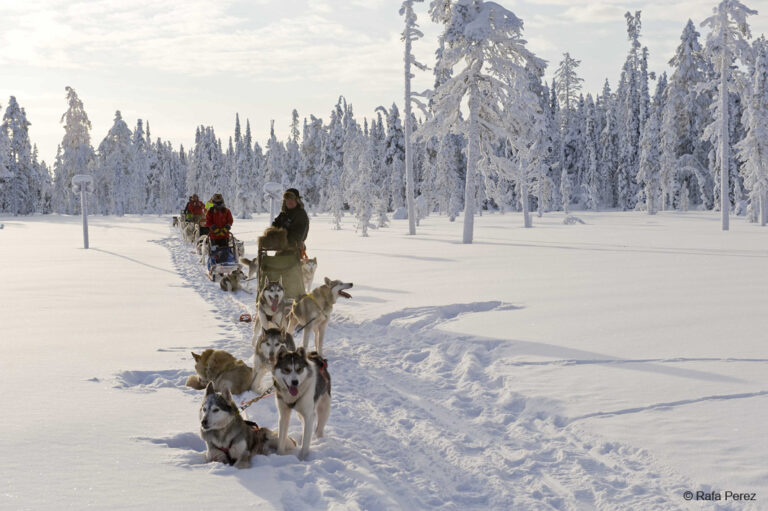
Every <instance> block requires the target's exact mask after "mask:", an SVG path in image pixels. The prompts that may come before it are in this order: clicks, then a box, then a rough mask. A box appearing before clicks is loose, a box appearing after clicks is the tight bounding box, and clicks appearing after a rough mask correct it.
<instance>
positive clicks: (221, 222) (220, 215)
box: [205, 193, 232, 247]
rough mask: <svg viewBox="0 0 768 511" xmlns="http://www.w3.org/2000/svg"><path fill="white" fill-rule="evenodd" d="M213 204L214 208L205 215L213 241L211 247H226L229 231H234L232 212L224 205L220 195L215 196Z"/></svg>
mask: <svg viewBox="0 0 768 511" xmlns="http://www.w3.org/2000/svg"><path fill="white" fill-rule="evenodd" d="M211 203H213V207H211V208H210V209H209V210H208V212H207V213H206V214H205V224H206V226H207V227H208V237H209V238H210V239H211V245H213V246H217V247H226V246H227V242H228V241H229V230H230V229H232V212H231V211H230V210H229V209H228V208H227V207H226V206H225V205H224V197H222V196H221V194H220V193H215V194H213V197H211Z"/></svg>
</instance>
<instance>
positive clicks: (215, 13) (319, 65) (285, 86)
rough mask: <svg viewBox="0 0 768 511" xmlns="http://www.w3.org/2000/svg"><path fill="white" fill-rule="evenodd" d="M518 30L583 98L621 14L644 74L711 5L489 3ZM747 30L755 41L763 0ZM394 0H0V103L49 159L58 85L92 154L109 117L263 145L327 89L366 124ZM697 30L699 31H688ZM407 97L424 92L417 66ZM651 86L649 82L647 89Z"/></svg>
mask: <svg viewBox="0 0 768 511" xmlns="http://www.w3.org/2000/svg"><path fill="white" fill-rule="evenodd" d="M496 2H497V3H499V4H501V5H503V6H504V7H506V8H508V9H510V10H511V11H513V12H514V13H515V14H516V15H517V16H518V17H520V18H521V19H522V20H523V21H524V23H525V31H524V35H525V37H526V39H527V40H528V41H529V48H530V49H531V50H533V51H534V52H535V53H536V54H537V55H538V56H539V57H542V58H544V59H546V60H547V61H548V62H549V68H548V72H547V80H549V79H550V77H551V75H552V71H553V69H554V68H555V67H557V64H558V63H559V61H560V60H561V59H562V54H563V53H564V52H566V51H567V52H570V54H571V56H572V57H574V58H576V59H579V60H581V67H580V68H579V74H580V76H581V77H583V78H584V80H585V81H584V92H585V93H586V92H591V93H593V94H595V93H597V92H599V91H600V90H601V89H602V85H603V82H604V80H605V79H606V78H608V80H609V81H610V83H611V87H612V88H613V89H615V87H616V84H617V82H618V78H619V74H620V71H621V65H622V63H623V61H624V58H625V56H626V53H627V51H628V49H629V43H628V41H627V38H626V23H625V21H624V13H625V12H626V11H628V10H630V11H633V12H634V11H636V10H641V11H642V21H643V29H642V41H641V42H642V44H643V45H646V46H648V47H649V51H650V59H651V63H650V69H651V70H652V71H658V72H660V71H664V70H667V69H668V68H667V61H668V60H669V59H670V58H671V57H672V55H673V53H674V49H675V48H676V47H677V45H678V44H679V38H680V34H681V33H682V30H683V27H684V26H685V23H686V22H687V20H688V19H689V18H691V19H692V20H693V22H694V23H695V24H696V25H697V27H698V26H699V24H700V23H701V21H702V20H703V19H705V18H706V17H708V16H709V15H710V13H711V12H712V8H713V7H714V6H715V5H716V3H717V2H716V0H496ZM743 2H744V3H745V4H746V5H747V6H748V7H751V8H752V9H755V10H757V11H759V14H758V15H757V16H752V17H751V18H750V26H751V27H752V33H753V36H755V37H756V36H759V35H760V34H762V33H766V34H768V0H743ZM401 3H402V1H401V0H130V1H129V0H80V1H76V0H26V1H24V2H22V1H20V0H0V21H1V22H2V27H3V28H2V31H0V107H1V108H3V109H4V108H5V106H6V105H7V104H8V98H9V96H11V95H13V96H16V99H17V100H18V102H19V103H20V105H21V106H22V107H24V108H25V110H26V112H27V117H28V119H29V120H30V122H31V123H32V126H31V127H30V137H31V139H32V142H33V143H36V144H37V145H38V148H39V149H40V157H41V159H44V160H46V161H47V162H48V163H49V164H52V163H53V159H54V156H55V154H56V146H57V145H58V143H59V142H60V141H61V138H62V136H63V134H64V129H63V126H62V125H61V123H60V119H61V116H62V114H63V113H64V112H65V111H66V108H67V105H66V101H65V92H64V87H65V86H71V87H73V88H74V89H75V90H76V91H77V93H78V95H79V96H80V98H81V99H82V101H83V103H84V104H85V109H86V112H87V113H88V115H89V117H90V120H91V123H92V125H93V130H92V131H91V139H92V143H93V146H94V147H97V146H98V144H99V143H100V142H101V140H102V139H103V138H104V136H105V135H106V133H107V131H108V130H109V128H110V127H111V126H112V122H113V119H114V113H115V111H116V110H120V111H121V113H122V115H123V119H125V120H126V122H127V123H128V125H129V127H130V128H131V129H133V128H134V127H135V125H136V120H137V119H138V118H141V119H145V120H149V122H150V126H151V134H152V137H153V139H156V138H157V137H161V138H162V139H163V140H170V141H171V142H172V143H173V145H174V148H176V149H178V146H179V144H180V143H181V144H184V147H185V148H190V147H191V145H192V143H193V141H194V133H195V128H196V127H197V126H198V125H200V124H204V125H211V126H213V127H214V128H215V130H216V134H217V135H218V136H219V137H220V138H221V139H222V142H223V143H224V145H225V147H226V144H227V140H228V138H229V137H230V136H231V135H232V134H233V132H234V121H235V113H238V112H239V114H240V119H241V121H242V123H243V129H244V128H245V119H246V118H248V119H250V121H251V129H252V130H253V134H254V139H255V140H256V141H259V143H261V144H262V145H263V143H264V142H265V141H266V139H267V137H268V135H269V122H270V119H274V120H275V128H276V131H277V134H278V137H280V138H281V139H285V138H286V136H287V134H288V126H289V123H290V116H291V111H292V110H293V109H294V108H295V109H297V110H298V112H299V115H300V116H301V118H303V117H305V116H306V117H308V116H309V115H310V114H314V115H315V116H317V117H322V118H323V119H325V120H327V119H328V117H329V114H330V112H331V109H332V108H333V105H334V104H335V103H336V101H337V99H338V97H339V95H344V96H345V97H346V99H347V101H348V102H349V103H351V104H352V105H353V106H354V110H355V115H356V116H357V117H358V118H359V119H360V121H361V122H362V118H363V117H369V118H370V117H372V116H373V115H374V110H375V108H376V107H377V106H379V105H384V106H387V107H388V106H390V105H391V104H392V102H393V101H396V102H397V103H398V107H400V108H401V109H402V103H403V100H402V96H403V64H402V62H403V43H402V42H401V41H400V33H401V32H402V26H403V19H402V17H401V16H400V15H399V14H398V10H399V7H400V5H401ZM428 3H429V0H426V1H425V2H424V3H422V4H417V14H418V16H419V24H420V25H421V28H422V30H423V31H424V33H425V37H424V39H423V40H422V41H420V42H419V43H417V44H416V45H415V51H414V52H415V54H416V57H417V58H418V59H419V60H421V61H422V62H423V63H425V64H427V65H431V64H432V63H433V61H434V50H435V48H436V46H437V43H436V38H437V34H438V33H439V30H440V27H438V26H436V25H434V24H433V23H432V22H431V21H430V20H429V17H428V15H427V5H428ZM698 30H699V32H700V33H701V34H702V37H701V41H702V44H703V42H704V39H705V31H704V30H703V29H702V28H698ZM416 74H417V78H416V79H415V81H414V89H417V90H423V89H426V88H428V87H430V86H431V84H432V75H431V73H424V72H421V71H418V70H417V71H416ZM652 87H653V85H652Z"/></svg>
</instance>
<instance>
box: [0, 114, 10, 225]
mask: <svg viewBox="0 0 768 511" xmlns="http://www.w3.org/2000/svg"><path fill="white" fill-rule="evenodd" d="M10 146H11V140H10V138H9V137H8V132H7V130H4V129H2V128H0V212H2V213H7V211H6V210H5V207H4V206H3V204H5V203H6V199H5V194H6V193H7V192H8V190H9V187H8V182H9V181H10V180H11V179H13V174H12V173H11V170H10V168H11V160H10V153H11V150H10Z"/></svg>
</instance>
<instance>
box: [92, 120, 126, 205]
mask: <svg viewBox="0 0 768 511" xmlns="http://www.w3.org/2000/svg"><path fill="white" fill-rule="evenodd" d="M131 138H132V135H131V130H130V129H129V128H128V125H127V124H126V123H125V121H124V120H123V117H122V115H121V114H120V110H118V111H116V112H115V120H114V122H113V123H112V127H111V128H110V129H109V132H107V136H106V137H104V140H102V141H101V143H100V144H99V151H98V157H97V161H96V168H95V170H94V188H95V190H94V198H95V201H96V209H95V210H94V211H95V212H97V213H101V214H102V215H113V214H114V215H119V216H122V215H124V214H125V213H127V212H128V211H129V199H128V197H129V195H130V186H131V177H130V174H129V172H130V171H131V169H132V168H133V147H132V142H131Z"/></svg>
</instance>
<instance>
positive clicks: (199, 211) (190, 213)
mask: <svg viewBox="0 0 768 511" xmlns="http://www.w3.org/2000/svg"><path fill="white" fill-rule="evenodd" d="M184 213H186V215H187V221H188V222H194V223H196V224H199V223H200V221H201V220H202V219H203V216H204V215H205V204H203V203H202V202H201V201H200V199H199V198H198V196H197V194H194V195H192V196H191V197H190V198H189V202H187V207H185V208H184Z"/></svg>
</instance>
